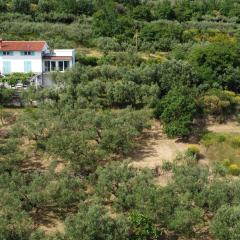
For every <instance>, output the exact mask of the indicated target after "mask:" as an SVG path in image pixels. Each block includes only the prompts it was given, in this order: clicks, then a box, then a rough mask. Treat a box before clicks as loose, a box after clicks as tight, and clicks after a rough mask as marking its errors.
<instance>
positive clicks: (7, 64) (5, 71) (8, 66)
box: [3, 61, 11, 74]
mask: <svg viewBox="0 0 240 240" xmlns="http://www.w3.org/2000/svg"><path fill="white" fill-rule="evenodd" d="M10 73H11V62H9V61H3V74H10Z"/></svg>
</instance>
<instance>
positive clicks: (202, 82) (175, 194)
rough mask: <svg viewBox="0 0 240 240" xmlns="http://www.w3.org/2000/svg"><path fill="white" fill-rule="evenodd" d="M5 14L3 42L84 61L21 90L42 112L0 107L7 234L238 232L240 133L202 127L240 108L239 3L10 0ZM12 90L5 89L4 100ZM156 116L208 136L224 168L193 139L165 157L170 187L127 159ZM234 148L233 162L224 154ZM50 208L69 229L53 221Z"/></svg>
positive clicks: (137, 239) (2, 223)
mask: <svg viewBox="0 0 240 240" xmlns="http://www.w3.org/2000/svg"><path fill="white" fill-rule="evenodd" d="M0 9H1V14H0V20H1V26H0V36H1V38H3V39H9V40H33V39H34V40H38V39H44V40H46V41H47V42H48V43H49V45H50V46H51V47H63V48H64V47H67V48H70V47H74V48H76V49H77V61H78V62H77V64H76V66H75V67H74V68H73V69H71V70H69V71H67V72H65V73H61V74H59V73H56V74H54V75H53V76H52V77H53V78H54V81H55V86H54V87H53V88H49V89H42V90H39V89H37V90H36V89H35V88H30V89H29V90H28V91H25V92H24V93H23V96H22V97H23V98H24V99H25V101H26V102H29V104H31V103H32V102H33V100H37V101H38V108H31V107H29V108H25V109H24V110H23V111H22V113H21V114H19V115H18V116H17V120H16V121H15V119H13V120H12V118H15V117H13V116H11V114H10V113H8V111H7V110H6V111H5V110H4V108H0V124H1V125H0V126H1V129H0V153H1V154H0V160H1V162H0V192H1V199H0V206H1V210H0V239H5V240H20V239H21V240H43V239H49V240H68V239H70V240H78V239H82V240H95V239H99V240H105V239H108V240H125V239H130V240H153V239H154V240H158V239H208V238H211V239H219V240H225V239H230V240H238V239H239V236H240V232H239V224H240V218H239V216H240V215H239V212H240V207H239V201H240V192H239V189H240V188H239V186H240V182H239V177H238V176H239V174H240V165H239V159H238V155H236V154H237V153H238V152H239V147H240V140H239V136H238V135H236V136H232V135H231V136H230V135H228V134H226V135H221V134H220V135H218V134H215V135H214V134H211V133H204V130H205V129H204V127H205V126H204V123H205V121H207V120H208V119H211V120H217V121H220V122H223V121H225V120H227V119H229V118H237V117H238V111H239V104H240V68H239V65H240V47H239V46H240V39H239V36H240V34H239V33H240V28H239V26H240V25H239V24H240V1H236V0H209V1H205V0H193V1H188V0H176V1H169V0H151V1H140V0H116V1H113V0H96V1H91V0H77V1H76V0H12V1H10V0H0ZM86 49H94V50H95V51H98V53H99V54H96V56H88V54H85V53H84V51H83V50H86ZM25 77H26V76H20V75H19V76H17V78H19V79H18V80H21V81H22V82H25V81H26V79H25ZM5 81H7V82H9V83H10V84H12V83H15V82H16V76H15V75H14V76H8V78H5ZM13 96H14V91H13V90H9V89H5V88H4V86H2V85H1V88H0V105H1V106H7V105H8V104H9V102H11V99H12V98H13ZM153 118H156V119H159V120H160V121H161V123H162V125H163V130H164V132H165V133H166V134H167V136H168V137H170V138H175V137H178V138H180V139H184V140H189V138H191V137H193V136H194V137H196V139H197V140H199V139H201V142H202V144H204V146H206V147H207V148H208V149H209V158H210V159H212V160H213V161H212V162H213V164H212V165H211V166H210V167H209V168H208V167H206V166H205V167H204V166H202V165H201V164H199V163H198V160H199V158H200V156H199V151H198V149H196V148H195V147H191V148H189V149H188V150H187V151H186V153H185V154H184V155H183V156H180V157H179V158H178V159H176V161H175V162H174V163H169V162H166V163H165V164H164V165H163V166H162V168H161V169H160V171H161V172H163V173H166V172H167V173H168V174H170V175H171V176H172V181H171V182H170V183H169V184H168V185H166V186H164V187H162V186H159V185H158V184H156V179H155V177H156V176H155V175H158V174H157V173H156V171H150V170H139V169H135V168H134V167H133V166H132V165H131V164H130V163H129V162H128V161H126V160H125V159H127V158H128V156H129V154H130V153H131V152H132V151H133V150H134V148H135V147H136V146H137V144H138V143H139V142H140V141H141V137H142V136H143V132H144V130H145V129H147V128H148V127H149V126H150V124H151V119H153ZM13 122H14V124H13ZM8 124H9V125H11V127H9V126H8ZM223 144H225V145H223ZM226 144H227V145H226ZM223 146H224V147H226V146H227V151H229V152H231V154H232V155H231V159H229V158H228V157H229V156H225V154H226V152H227V151H225V152H221V155H217V154H213V152H214V151H220V149H222V150H224V147H223ZM216 158H219V159H216ZM36 159H37V160H38V159H42V162H41V161H40V162H41V164H40V165H38V164H35V165H34V161H35V160H36ZM44 159H51V161H50V164H47V165H44ZM33 160H34V161H33ZM37 160H36V161H37ZM177 160H178V161H177ZM37 162H38V163H39V161H37ZM59 163H61V164H62V165H63V166H64V167H62V169H60V170H59ZM232 175H236V177H235V178H234V179H233V178H232ZM50 213H51V214H53V215H54V216H55V217H56V218H57V219H58V220H59V221H61V222H62V223H64V226H65V228H64V230H63V231H59V233H55V232H53V233H52V234H48V233H47V234H45V232H44V231H42V230H41V229H42V228H40V227H39V225H40V222H42V221H43V220H44V216H46V215H48V214H50Z"/></svg>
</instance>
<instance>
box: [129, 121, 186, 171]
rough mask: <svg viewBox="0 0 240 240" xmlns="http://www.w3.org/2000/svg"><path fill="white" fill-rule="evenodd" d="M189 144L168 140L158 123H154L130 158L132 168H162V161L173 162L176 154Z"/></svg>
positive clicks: (184, 149)
mask: <svg viewBox="0 0 240 240" xmlns="http://www.w3.org/2000/svg"><path fill="white" fill-rule="evenodd" d="M188 146H189V144H186V143H182V142H180V141H178V140H177V139H168V138H167V137H166V136H165V135H164V133H163V131H162V127H161V126H160V123H159V122H158V121H155V122H154V123H153V125H152V127H151V129H150V130H147V131H146V132H145V134H144V138H143V140H142V141H141V144H140V146H139V147H138V148H137V149H136V151H135V152H134V154H133V155H132V156H131V160H132V161H133V166H136V167H140V168H144V167H148V168H151V169H154V168H156V167H160V166H162V164H163V162H164V161H173V160H174V159H175V158H176V156H177V155H178V154H181V153H183V152H184V151H186V150H187V148H188Z"/></svg>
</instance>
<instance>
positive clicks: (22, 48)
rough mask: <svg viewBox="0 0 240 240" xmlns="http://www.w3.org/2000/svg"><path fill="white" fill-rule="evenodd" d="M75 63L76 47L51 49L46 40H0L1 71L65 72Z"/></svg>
mask: <svg viewBox="0 0 240 240" xmlns="http://www.w3.org/2000/svg"><path fill="white" fill-rule="evenodd" d="M74 64H75V50H74V49H62V50H61V49H58V50H50V49H49V47H48V45H47V43H46V42H45V41H2V40H0V73H1V75H8V74H11V73H30V72H32V73H35V74H43V73H47V72H51V71H60V72H64V71H65V70H67V69H68V68H71V67H72V66H73V65H74Z"/></svg>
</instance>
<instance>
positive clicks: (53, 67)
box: [51, 61, 56, 71]
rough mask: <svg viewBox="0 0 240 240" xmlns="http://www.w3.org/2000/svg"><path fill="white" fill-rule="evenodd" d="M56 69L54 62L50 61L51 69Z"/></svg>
mask: <svg viewBox="0 0 240 240" xmlns="http://www.w3.org/2000/svg"><path fill="white" fill-rule="evenodd" d="M55 70H56V62H54V61H51V71H55Z"/></svg>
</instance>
